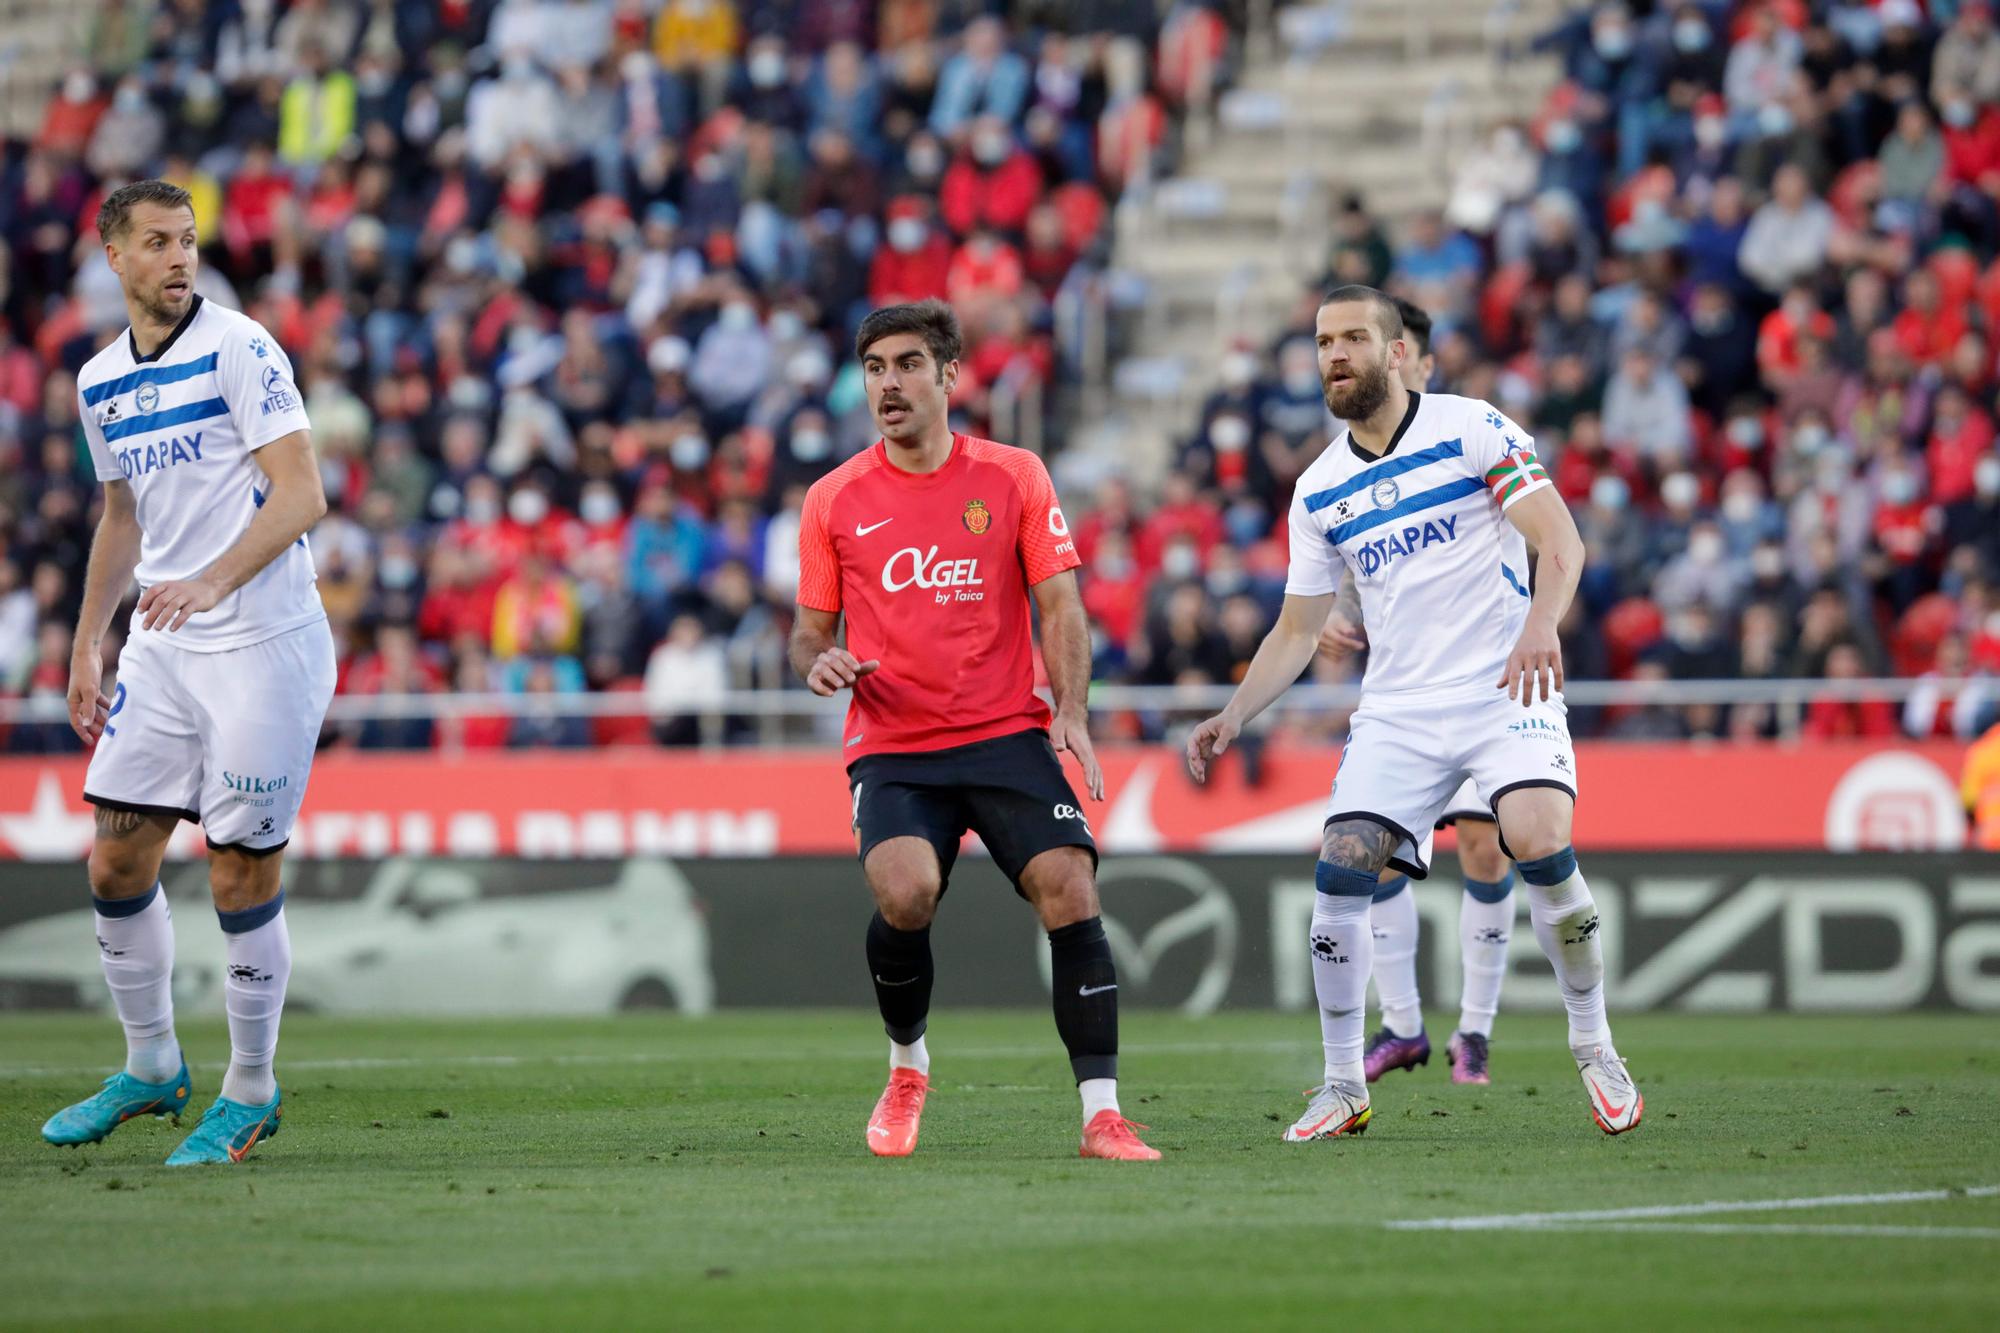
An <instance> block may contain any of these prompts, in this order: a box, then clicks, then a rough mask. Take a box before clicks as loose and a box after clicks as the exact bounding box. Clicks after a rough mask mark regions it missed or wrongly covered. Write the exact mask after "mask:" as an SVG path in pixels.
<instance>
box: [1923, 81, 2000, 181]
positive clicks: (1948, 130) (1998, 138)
mask: <svg viewBox="0 0 2000 1333" xmlns="http://www.w3.org/2000/svg"><path fill="white" fill-rule="evenodd" d="M1938 119H1939V121H1940V122H1942V125H1943V129H1942V134H1943V138H1944V175H1945V180H1946V181H1948V182H1949V183H1950V184H1951V185H1952V186H1954V187H1956V188H1959V189H1964V190H1973V191H1977V192H1978V193H1979V194H1981V195H1984V196H1986V197H1987V198H1988V199H1991V198H1993V197H1994V196H1995V195H2000V107H1995V106H1992V105H1991V104H1982V103H1978V102H1975V101H1973V100H1972V99H1971V98H1970V97H1969V96H1967V95H1966V94H1964V93H1962V92H1961V93H1954V94H1952V95H1951V96H1950V97H1949V98H1947V99H1946V100H1945V101H1944V102H1943V103H1941V104H1940V105H1939V107H1938Z"/></svg>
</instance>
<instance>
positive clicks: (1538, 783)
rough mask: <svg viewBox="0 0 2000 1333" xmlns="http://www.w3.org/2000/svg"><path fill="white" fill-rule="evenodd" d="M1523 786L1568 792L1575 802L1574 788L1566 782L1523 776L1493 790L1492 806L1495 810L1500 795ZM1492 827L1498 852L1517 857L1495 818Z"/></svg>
mask: <svg viewBox="0 0 2000 1333" xmlns="http://www.w3.org/2000/svg"><path fill="white" fill-rule="evenodd" d="M1523 787H1553V788H1555V789H1556V790H1557V791H1560V792H1567V793H1569V799H1570V804H1572V805H1574V804H1575V803H1576V788H1574V787H1572V786H1570V785H1569V784H1568V783H1567V782H1557V781H1556V780H1555V779H1554V778H1524V779H1522V780H1521V781H1520V782H1510V783H1508V784H1507V785H1506V786H1504V787H1502V788H1501V789H1500V790H1499V791H1496V792H1494V793H1493V808H1494V809H1495V810H1498V809H1499V808H1500V798H1501V797H1502V796H1505V795H1506V794H1507V793H1508V792H1510V791H1520V790H1521V789H1522V788H1523ZM1493 828H1494V832H1496V833H1498V834H1499V835H1500V854H1501V855H1502V856H1505V857H1506V858H1507V859H1508V860H1509V861H1512V860H1515V859H1517V858H1516V857H1515V855H1514V849H1513V848H1511V847H1509V846H1508V845H1507V831H1506V830H1505V829H1503V828H1501V827H1500V824H1499V821H1498V820H1497V819H1496V820H1495V821H1494V825H1493Z"/></svg>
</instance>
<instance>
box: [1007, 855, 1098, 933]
mask: <svg viewBox="0 0 2000 1333" xmlns="http://www.w3.org/2000/svg"><path fill="white" fill-rule="evenodd" d="M1021 888H1022V891H1023V892H1024V893H1026V894H1027V897H1028V901H1029V902H1031V903H1033V904H1034V905H1035V913H1036V915H1037V916H1039V917H1041V919H1042V928H1043V929H1044V930H1060V929H1062V928H1063V927H1064V926H1073V925H1075V924H1076V923H1077V922H1079V921H1088V920H1090V918H1092V917H1094V916H1096V915H1098V912H1099V908H1098V902H1097V874H1096V869H1095V867H1094V865H1093V864H1092V862H1091V859H1090V854H1089V853H1088V852H1085V851H1083V850H1081V849H1079V848H1075V847H1059V848H1057V849H1055V850H1054V851H1049V852H1043V853H1042V854H1041V855H1040V856H1037V857H1036V858H1035V859H1034V860H1032V861H1030V862H1029V863H1028V867H1027V869H1026V870H1024V871H1022V873H1021Z"/></svg>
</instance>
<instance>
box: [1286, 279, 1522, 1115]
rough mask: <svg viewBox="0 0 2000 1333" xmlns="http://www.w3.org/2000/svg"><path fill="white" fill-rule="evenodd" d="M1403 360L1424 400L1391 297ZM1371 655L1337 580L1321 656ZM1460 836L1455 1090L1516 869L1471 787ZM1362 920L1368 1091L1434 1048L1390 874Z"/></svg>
mask: <svg viewBox="0 0 2000 1333" xmlns="http://www.w3.org/2000/svg"><path fill="white" fill-rule="evenodd" d="M1396 313H1397V314H1399V315H1401V316H1402V317H1403V339H1404V341H1405V342H1407V343H1408V344H1409V354H1408V356H1407V357H1406V358H1405V359H1404V361H1403V368H1402V371H1401V372H1400V373H1401V376H1402V380H1403V386H1404V387H1405V388H1407V389H1408V390H1410V392H1412V393H1421V392H1422V391H1423V390H1424V389H1425V388H1426V387H1427V386H1428V385H1429V384H1430V382H1431V372H1432V371H1433V370H1435V369H1436V368H1437V357H1436V356H1434V355H1433V354H1432V352H1431V317H1430V315H1429V314H1428V313H1426V312H1425V311H1424V310H1423V309H1422V308H1421V307H1419V306H1416V305H1413V304H1411V303H1410V302H1408V301H1405V300H1403V299H1402V298H1401V297H1397V298H1396ZM1367 646H1368V640H1367V636H1366V630H1365V628H1364V625H1363V622H1362V617H1361V593H1360V590H1359V588H1358V587H1357V586H1356V584H1355V582H1354V571H1352V570H1347V571H1345V572H1344V573H1343V574H1342V575H1341V580H1340V592H1339V593H1338V595H1336V596H1335V597H1334V600H1333V614H1332V615H1330V616H1329V617H1327V622H1326V628H1325V629H1324V630H1322V631H1321V632H1320V638H1319V647H1320V652H1321V653H1322V654H1324V655H1326V656H1327V657H1329V658H1332V659H1333V660H1335V661H1338V660H1340V659H1341V658H1344V657H1347V656H1349V655H1350V654H1352V653H1355V652H1358V651H1360V650H1361V649H1363V648H1365V647H1367ZM1447 826H1455V827H1456V829H1457V831H1458V868H1459V873H1460V876H1461V878H1462V879H1463V880H1464V882H1465V892H1464V894H1463V895H1462V896H1461V897H1460V899H1459V905H1458V947H1459V960H1460V965H1461V968H1462V972H1461V976H1462V986H1461V989H1460V992H1459V1008H1458V1030H1457V1031H1455V1032H1453V1033H1452V1035H1451V1040H1450V1041H1449V1042H1447V1043H1446V1044H1445V1054H1446V1057H1447V1058H1448V1059H1449V1060H1450V1061H1451V1081H1452V1082H1454V1083H1490V1082H1492V1077H1491V1075H1490V1074H1489V1073H1488V1071H1487V1062H1488V1049H1489V1044H1490V1043H1491V1041H1492V1039H1493V1020H1494V1018H1495V1017H1496V1016H1497V1015H1498V1013H1499V1011H1500V987H1501V984H1502V982H1503V981H1504V980H1505V979H1506V976H1507V943H1508V941H1509V939H1510V938H1511V937H1512V934H1513V929H1514V867H1513V864H1512V862H1510V861H1509V860H1508V859H1507V854H1506V853H1505V852H1503V851H1501V850H1500V831H1499V828H1498V826H1497V825H1496V824H1495V823H1494V822H1493V810H1492V808H1491V807H1490V806H1488V805H1486V804H1485V803H1484V802H1482V801H1481V800H1480V799H1479V793H1478V791H1477V790H1476V789H1475V788H1474V787H1473V785H1472V782H1471V780H1470V779H1467V780H1466V781H1465V782H1463V783H1460V784H1459V788H1458V791H1457V793H1456V794H1455V795H1453V797H1452V798H1451V800H1450V801H1449V802H1448V803H1446V805H1445V808H1444V813H1443V814H1441V815H1439V816H1438V818H1437V827H1439V828H1445V827H1447ZM1368 920H1369V925H1370V929H1371V931H1372V933H1373V935H1374V940H1375V990H1376V993H1377V994H1378V995H1379V996H1380V997H1381V1001H1382V1026H1381V1027H1380V1028H1378V1029H1376V1031H1375V1033H1374V1034H1373V1035H1372V1036H1370V1037H1369V1038H1368V1045H1367V1047H1366V1049H1365V1050H1364V1051H1363V1052H1362V1065H1363V1068H1364V1070H1365V1072H1366V1073H1367V1075H1368V1081H1369V1082H1370V1083H1373V1082H1375V1081H1376V1080H1377V1079H1379V1078H1381V1077H1382V1075H1384V1074H1386V1073H1388V1072H1389V1071H1390V1070H1392V1069H1415V1068H1417V1067H1418V1066H1420V1065H1425V1064H1428V1063H1430V1058H1431V1042H1430V1037H1429V1036H1428V1035H1427V1034H1426V1033H1425V1032H1424V1010H1423V993H1422V990H1421V988H1420V987H1419V986H1418V984H1417V944H1418V940H1419V936H1420V927H1419V924H1418V920H1417V903H1416V895H1414V894H1412V893H1411V892H1410V879H1409V876H1407V875H1403V874H1399V873H1397V872H1395V871H1390V872H1387V873H1385V874H1384V875H1383V876H1382V887H1381V888H1379V889H1377V890H1376V891H1375V902H1374V906H1373V907H1371V908H1370V909H1369V912H1368Z"/></svg>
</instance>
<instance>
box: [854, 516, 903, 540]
mask: <svg viewBox="0 0 2000 1333" xmlns="http://www.w3.org/2000/svg"><path fill="white" fill-rule="evenodd" d="M895 521H896V520H895V519H894V518H885V519H883V520H882V521H881V522H880V523H870V524H869V525H868V526H867V527H865V528H864V527H862V526H861V525H860V524H859V523H856V524H855V525H854V535H855V536H857V537H866V536H867V535H868V534H869V533H871V532H873V531H875V529H877V528H885V527H887V526H889V524H891V523H894V522H895Z"/></svg>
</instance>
